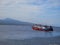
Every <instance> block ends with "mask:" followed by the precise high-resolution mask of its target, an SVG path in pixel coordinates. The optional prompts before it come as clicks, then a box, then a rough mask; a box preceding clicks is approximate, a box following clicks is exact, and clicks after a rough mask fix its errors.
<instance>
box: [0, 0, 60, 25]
mask: <svg viewBox="0 0 60 45" xmlns="http://www.w3.org/2000/svg"><path fill="white" fill-rule="evenodd" d="M6 17H9V18H14V19H17V20H23V21H27V22H34V23H43V24H51V25H52V24H53V25H57V24H59V23H60V22H59V21H58V20H59V18H60V0H2V1H0V18H6ZM59 25H60V24H59Z"/></svg>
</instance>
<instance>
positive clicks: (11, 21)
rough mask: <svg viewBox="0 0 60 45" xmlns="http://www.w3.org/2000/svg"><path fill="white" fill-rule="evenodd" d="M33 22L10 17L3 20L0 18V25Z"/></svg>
mask: <svg viewBox="0 0 60 45" xmlns="http://www.w3.org/2000/svg"><path fill="white" fill-rule="evenodd" d="M32 24H33V23H29V22H22V21H18V20H15V19H11V18H6V19H4V20H1V19H0V25H32Z"/></svg>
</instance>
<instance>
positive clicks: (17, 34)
mask: <svg viewBox="0 0 60 45" xmlns="http://www.w3.org/2000/svg"><path fill="white" fill-rule="evenodd" d="M53 29H54V31H53V32H43V31H35V30H32V26H23V25H0V40H3V39H19V40H24V39H30V38H34V37H42V38H47V37H56V36H60V28H58V27H53Z"/></svg>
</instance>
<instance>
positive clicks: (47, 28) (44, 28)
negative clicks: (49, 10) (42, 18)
mask: <svg viewBox="0 0 60 45" xmlns="http://www.w3.org/2000/svg"><path fill="white" fill-rule="evenodd" d="M32 29H33V30H37V31H53V27H52V26H47V25H39V24H35V25H33V26H32Z"/></svg>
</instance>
